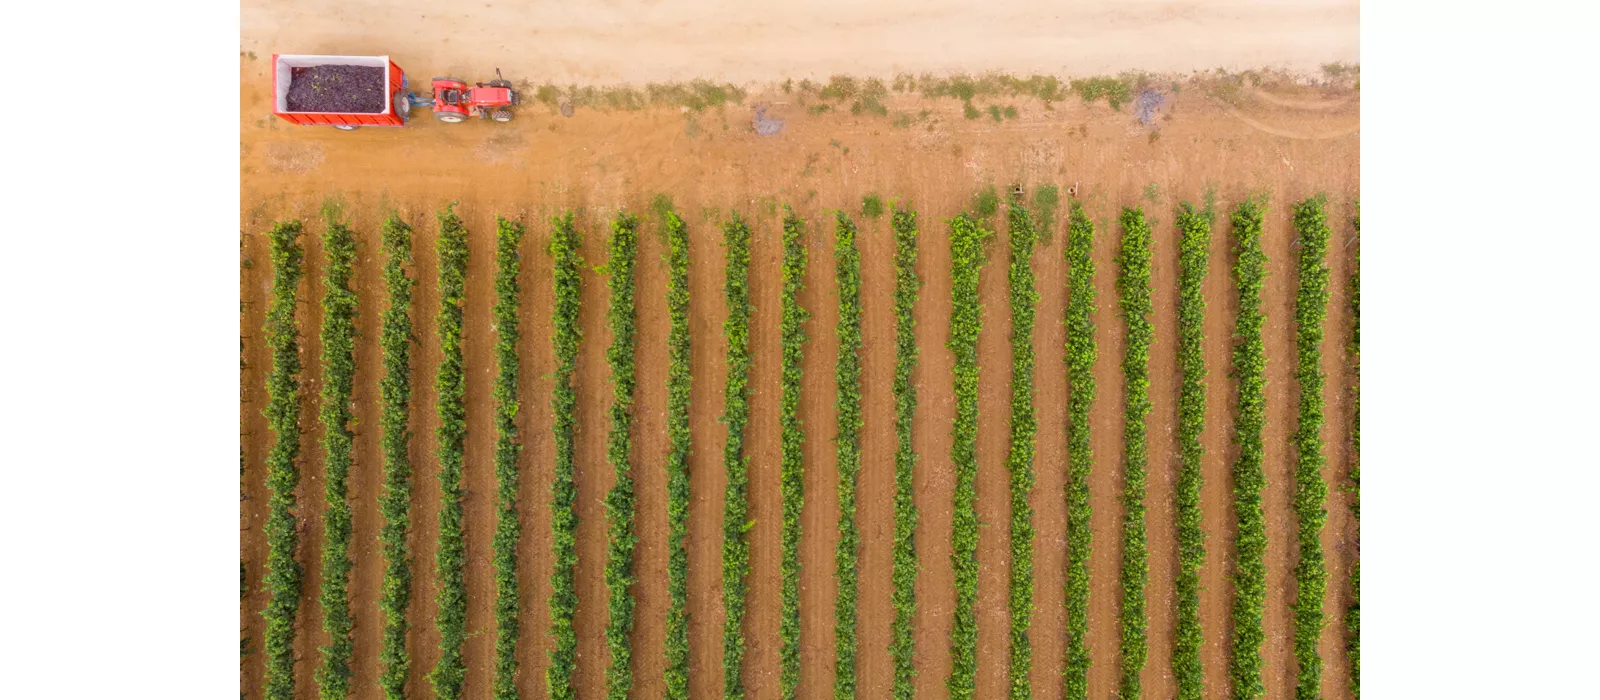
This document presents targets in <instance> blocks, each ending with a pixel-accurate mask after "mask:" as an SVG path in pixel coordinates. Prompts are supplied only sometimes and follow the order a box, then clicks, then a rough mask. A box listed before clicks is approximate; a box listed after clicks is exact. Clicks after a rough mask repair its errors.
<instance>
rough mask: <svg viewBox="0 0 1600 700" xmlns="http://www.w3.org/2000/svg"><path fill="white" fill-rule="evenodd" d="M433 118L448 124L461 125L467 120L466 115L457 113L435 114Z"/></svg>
mask: <svg viewBox="0 0 1600 700" xmlns="http://www.w3.org/2000/svg"><path fill="white" fill-rule="evenodd" d="M433 117H434V118H435V119H438V120H439V121H442V122H444V123H446V124H460V123H461V122H464V121H466V120H467V117H466V115H464V114H456V113H455V112H434V113H433Z"/></svg>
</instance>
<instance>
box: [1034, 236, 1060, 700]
mask: <svg viewBox="0 0 1600 700" xmlns="http://www.w3.org/2000/svg"><path fill="white" fill-rule="evenodd" d="M1066 215H1067V210H1066V208H1065V207H1064V206H1063V207H1062V208H1061V209H1059V210H1058V211H1057V212H1056V215H1055V220H1054V222H1053V223H1052V225H1051V226H1050V228H1048V229H1041V230H1040V232H1039V234H1040V240H1039V243H1038V245H1037V247H1036V249H1035V250H1034V253H1033V270H1034V275H1035V276H1036V281H1035V285H1036V287H1037V289H1038V291H1039V305H1038V309H1037V312H1036V313H1037V315H1036V316H1035V318H1034V328H1033V348H1034V357H1035V367H1034V377H1033V385H1034V388H1035V392H1034V400H1033V407H1034V417H1035V419H1037V420H1038V426H1039V430H1038V434H1037V437H1036V438H1035V446H1036V453H1035V456H1034V473H1035V477H1036V479H1037V481H1036V482H1035V484H1034V488H1033V513H1034V516H1033V518H1034V547H1033V627H1032V629H1031V630H1030V631H1029V640H1030V641H1032V643H1033V676H1032V685H1033V697H1035V698H1041V699H1042V700H1047V699H1053V698H1059V697H1061V693H1062V690H1063V688H1062V683H1061V665H1062V662H1063V661H1064V656H1063V655H1064V654H1065V653H1066V650H1065V643H1066V628H1065V625H1066V604H1065V595H1064V591H1065V588H1064V587H1065V586H1066V566H1067V527H1066V522H1067V502H1066V484H1067V482H1066V476H1067V474H1066V468H1067V467H1066V449H1067V433H1066V420H1067V402H1066V400H1065V397H1066V392H1067V371H1066V364H1065V363H1066V342H1067V334H1066V326H1065V324H1064V323H1063V319H1064V318H1065V316H1064V314H1065V313H1066V307H1065V303H1066V291H1067V281H1066V259H1065V257H1064V255H1065V253H1066V237H1067V236H1066V226H1065V223H1064V222H1065V221H1066Z"/></svg>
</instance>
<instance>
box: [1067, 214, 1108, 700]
mask: <svg viewBox="0 0 1600 700" xmlns="http://www.w3.org/2000/svg"><path fill="white" fill-rule="evenodd" d="M1093 254H1094V222H1093V221H1090V220H1089V215H1088V214H1086V213H1085V212H1084V210H1083V205H1082V204H1080V203H1078V202H1077V201H1076V200H1074V201H1073V202H1072V206H1071V208H1070V213H1069V215H1068V221H1067V246H1066V253H1065V255H1066V258H1067V261H1066V262H1067V301H1066V307H1067V309H1066V326H1067V341H1066V343H1067V349H1066V364H1067V483H1066V499H1067V573H1066V589H1067V590H1066V598H1067V620H1066V632H1067V641H1066V661H1065V664H1064V666H1063V671H1062V672H1063V675H1064V676H1065V686H1066V697H1068V698H1071V699H1074V700H1082V699H1083V698H1087V697H1088V696H1089V663H1090V657H1089V647H1088V645H1087V643H1086V642H1085V640H1084V637H1085V635H1086V634H1087V633H1088V631H1089V553H1090V534H1091V533H1090V529H1089V528H1090V526H1089V516H1090V514H1091V511H1092V508H1093V507H1092V505H1091V503H1090V500H1089V471H1090V468H1091V467H1092V466H1093V464H1094V454H1093V452H1092V451H1091V447H1090V444H1089V430H1090V422H1089V411H1090V408H1092V407H1093V406H1094V396H1095V385H1094V363H1095V360H1096V358H1097V357H1098V356H1099V355H1098V351H1097V350H1096V348H1095V340H1094V332H1095V328H1094V309H1095V290H1094V272H1095V269H1094V268H1095V265H1094V255H1093Z"/></svg>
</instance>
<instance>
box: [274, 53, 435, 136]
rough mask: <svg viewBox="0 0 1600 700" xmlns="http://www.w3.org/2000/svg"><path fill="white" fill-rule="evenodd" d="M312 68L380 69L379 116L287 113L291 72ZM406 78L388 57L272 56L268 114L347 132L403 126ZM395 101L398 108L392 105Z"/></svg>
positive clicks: (404, 121) (376, 113) (335, 113)
mask: <svg viewBox="0 0 1600 700" xmlns="http://www.w3.org/2000/svg"><path fill="white" fill-rule="evenodd" d="M315 66H362V67H367V68H382V69H383V84H384V85H385V86H387V87H388V91H387V92H388V96H387V97H386V98H385V99H384V101H383V111H381V112H370V113H362V112H291V111H289V102H288V97H289V84H290V82H291V80H292V79H293V74H294V69H296V68H312V67H315ZM406 83H407V81H406V74H405V71H402V70H400V66H397V65H395V64H394V61H391V60H389V57H388V56H313V55H309V54H273V55H272V93H273V97H274V100H275V101H274V102H273V105H272V113H273V114H276V115H278V116H280V117H283V119H284V120H285V121H288V122H292V123H294V124H304V125H319V124H320V125H326V126H332V127H335V128H339V129H345V130H351V129H354V128H356V127H358V126H404V125H405V123H406V115H405V113H404V112H405V111H406V110H407V109H408V107H409V105H406V104H405V99H404V97H405V96H406ZM397 101H399V102H400V103H401V104H400V105H398V106H397V105H396V102H397Z"/></svg>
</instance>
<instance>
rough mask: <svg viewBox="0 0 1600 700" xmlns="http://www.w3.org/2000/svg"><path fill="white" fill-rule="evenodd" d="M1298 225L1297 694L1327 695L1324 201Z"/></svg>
mask: <svg viewBox="0 0 1600 700" xmlns="http://www.w3.org/2000/svg"><path fill="white" fill-rule="evenodd" d="M1294 228H1295V231H1297V232H1299V234H1300V260H1299V265H1298V269H1299V286H1298V288H1297V289H1296V291H1295V304H1294V321H1295V349H1296V351H1297V355H1298V359H1299V366H1298V367H1297V368H1296V370H1295V379H1296V381H1297V382H1298V383H1299V385H1300V420H1299V423H1298V425H1297V427H1296V428H1295V433H1294V437H1293V438H1292V439H1293V441H1294V447H1295V457H1296V459H1295V472H1294V482H1295V483H1294V511H1295V515H1296V517H1297V518H1298V519H1299V521H1300V559H1299V561H1297V562H1296V563H1295V571H1294V575H1295V576H1294V577H1295V583H1296V590H1295V601H1294V656H1295V661H1296V662H1297V665H1298V666H1299V674H1298V676H1297V682H1296V684H1295V697H1297V698H1300V699H1301V700H1305V699H1306V698H1318V697H1321V692H1322V691H1321V685H1322V657H1321V656H1320V655H1319V654H1318V652H1317V643H1318V641H1319V640H1320V638H1321V636H1322V622H1323V620H1322V597H1323V592H1324V591H1325V590H1326V588H1327V585H1328V571H1327V569H1326V567H1325V565H1324V563H1323V555H1322V539H1321V537H1322V526H1323V523H1324V522H1325V521H1326V520H1327V516H1328V514H1327V511H1326V510H1324V508H1323V504H1324V502H1325V501H1326V499H1327V496H1328V484H1327V483H1326V482H1324V481H1323V480H1322V466H1323V463H1324V462H1325V458H1324V456H1323V454H1322V436H1321V433H1322V421H1323V415H1322V380H1323V377H1322V324H1323V321H1324V319H1325V317H1326V315H1327V312H1328V308H1327V307H1328V266H1327V263H1326V260H1325V258H1326V257H1327V252H1328V235H1329V231H1328V212H1327V208H1326V201H1325V199H1324V198H1323V197H1321V196H1318V197H1313V198H1311V199H1307V200H1305V201H1302V202H1300V203H1299V204H1296V205H1295V207H1294Z"/></svg>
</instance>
